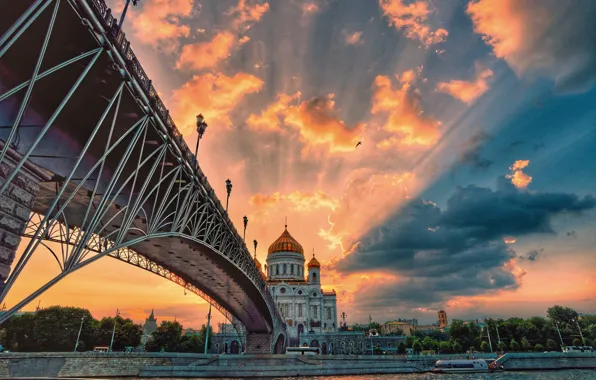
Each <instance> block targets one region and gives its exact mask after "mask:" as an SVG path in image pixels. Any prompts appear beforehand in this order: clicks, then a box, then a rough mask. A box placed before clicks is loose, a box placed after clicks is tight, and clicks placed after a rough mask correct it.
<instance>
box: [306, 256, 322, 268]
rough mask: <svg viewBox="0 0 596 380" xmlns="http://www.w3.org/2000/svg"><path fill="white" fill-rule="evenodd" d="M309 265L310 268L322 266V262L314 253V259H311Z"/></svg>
mask: <svg viewBox="0 0 596 380" xmlns="http://www.w3.org/2000/svg"><path fill="white" fill-rule="evenodd" d="M308 267H309V268H320V267H321V263H319V260H317V258H316V257H315V254H314V253H313V254H312V259H310V261H309V262H308Z"/></svg>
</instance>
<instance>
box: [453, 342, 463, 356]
mask: <svg viewBox="0 0 596 380" xmlns="http://www.w3.org/2000/svg"><path fill="white" fill-rule="evenodd" d="M451 349H452V350H453V352H454V353H456V354H459V353H461V352H462V351H463V350H464V349H463V347H462V346H461V344H459V342H458V341H455V342H453V345H452V346H451Z"/></svg>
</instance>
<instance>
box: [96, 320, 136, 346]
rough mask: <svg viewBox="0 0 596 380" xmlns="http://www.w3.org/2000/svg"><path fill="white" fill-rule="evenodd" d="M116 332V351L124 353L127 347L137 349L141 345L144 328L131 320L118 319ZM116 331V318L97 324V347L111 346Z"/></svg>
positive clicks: (114, 344)
mask: <svg viewBox="0 0 596 380" xmlns="http://www.w3.org/2000/svg"><path fill="white" fill-rule="evenodd" d="M116 321H117V322H116V330H115V333H114V343H113V345H112V349H113V350H114V351H123V350H124V349H125V348H126V347H136V346H138V345H139V344H140V343H141V336H142V334H143V327H142V326H141V325H138V324H135V323H134V322H133V321H132V320H131V319H130V318H126V319H124V318H122V317H120V316H117V317H116ZM113 331H114V318H113V317H105V318H102V319H101V320H100V321H99V322H98V323H97V328H96V330H95V337H96V345H98V346H109V345H110V342H111V340H112V332H113Z"/></svg>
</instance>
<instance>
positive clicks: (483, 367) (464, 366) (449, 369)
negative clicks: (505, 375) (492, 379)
mask: <svg viewBox="0 0 596 380" xmlns="http://www.w3.org/2000/svg"><path fill="white" fill-rule="evenodd" d="M433 372H438V373H474V372H490V368H489V367H488V363H487V362H486V360H483V359H454V360H439V361H437V362H436V363H435V368H433Z"/></svg>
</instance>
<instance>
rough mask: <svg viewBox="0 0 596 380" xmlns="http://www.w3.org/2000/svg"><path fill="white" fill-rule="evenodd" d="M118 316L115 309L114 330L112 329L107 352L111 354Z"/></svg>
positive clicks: (118, 312) (118, 311)
mask: <svg viewBox="0 0 596 380" xmlns="http://www.w3.org/2000/svg"><path fill="white" fill-rule="evenodd" d="M119 315H120V310H118V309H116V317H115V318H114V328H113V329H112V339H111V340H110V350H109V351H108V352H112V345H113V344H114V334H116V324H117V323H118V316H119Z"/></svg>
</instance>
